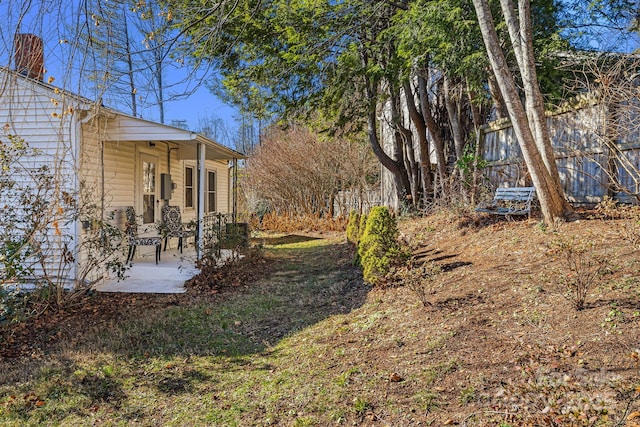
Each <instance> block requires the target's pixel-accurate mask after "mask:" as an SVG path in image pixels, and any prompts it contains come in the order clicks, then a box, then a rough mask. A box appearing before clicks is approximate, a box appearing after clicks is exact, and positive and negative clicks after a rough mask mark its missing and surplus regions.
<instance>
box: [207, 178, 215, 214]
mask: <svg viewBox="0 0 640 427" xmlns="http://www.w3.org/2000/svg"><path fill="white" fill-rule="evenodd" d="M215 211H216V173H215V172H213V171H207V212H215Z"/></svg>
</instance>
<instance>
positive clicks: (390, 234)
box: [358, 206, 401, 285]
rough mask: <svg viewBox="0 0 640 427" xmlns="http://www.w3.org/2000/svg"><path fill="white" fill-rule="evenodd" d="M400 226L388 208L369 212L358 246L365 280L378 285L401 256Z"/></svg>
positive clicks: (383, 207)
mask: <svg viewBox="0 0 640 427" xmlns="http://www.w3.org/2000/svg"><path fill="white" fill-rule="evenodd" d="M397 237H398V225H397V223H396V220H395V218H394V217H393V216H392V215H391V213H390V212H389V209H388V208H387V207H386V206H376V207H374V208H373V209H371V212H369V217H368V219H367V222H366V227H364V233H363V234H362V237H361V238H360V242H359V244H358V255H359V257H360V265H362V270H363V276H364V280H366V281H367V282H369V283H371V284H373V285H376V284H379V283H380V280H381V279H382V278H383V277H384V276H385V275H386V273H387V272H388V271H389V269H390V268H391V266H392V264H393V263H394V261H396V260H397V258H398V257H399V256H400V254H401V251H400V245H399V244H398V241H397Z"/></svg>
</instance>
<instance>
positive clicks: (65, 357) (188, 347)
mask: <svg viewBox="0 0 640 427" xmlns="http://www.w3.org/2000/svg"><path fill="white" fill-rule="evenodd" d="M339 245H340V244H339V243H338V242H336V241H327V240H310V241H302V242H294V243H288V244H283V245H279V246H273V247H270V248H268V249H267V251H268V256H269V257H274V258H277V259H280V260H285V262H284V263H282V268H281V269H280V271H279V273H278V274H275V275H273V276H272V277H271V279H270V280H269V281H266V282H264V283H261V284H259V285H257V286H255V287H253V288H251V289H249V290H247V291H243V292H237V293H233V294H231V295H228V296H226V297H225V298H223V300H222V301H220V300H216V301H207V300H206V299H205V298H202V299H199V300H196V301H194V302H193V303H191V304H186V305H173V306H169V307H160V308H156V309H154V310H150V311H148V312H146V313H140V314H143V315H134V314H133V313H130V315H129V316H127V317H125V318H123V319H121V320H119V321H116V322H114V323H112V324H109V325H105V326H104V327H101V328H98V329H95V330H93V331H90V332H88V333H86V334H83V336H82V337H80V338H79V340H78V342H77V344H76V345H74V346H68V347H66V346H65V347H64V348H62V349H61V350H60V351H59V352H58V353H55V354H50V355H45V356H43V358H42V359H41V360H23V361H21V364H22V367H23V368H27V369H28V371H24V372H23V373H22V374H21V373H19V372H17V371H16V370H18V369H19V368H20V367H19V366H15V367H13V368H14V369H12V367H7V366H4V367H2V372H5V373H9V372H10V373H11V375H9V376H8V377H7V379H8V380H9V381H1V382H0V426H18V425H20V426H23V425H34V426H35V425H44V424H48V425H87V424H94V425H187V424H188V425H194V424H195V425H198V424H200V425H224V426H234V425H238V426H240V425H242V426H246V425H263V424H267V425H269V424H274V423H275V424H282V423H284V424H288V425H296V426H298V425H299V426H306V425H317V424H318V422H319V420H320V418H321V417H319V415H318V414H325V413H331V414H332V415H330V416H331V417H333V418H335V419H341V418H343V417H344V415H343V414H342V413H341V412H340V411H341V410H333V409H332V408H336V407H340V406H341V405H340V404H339V403H340V402H343V401H344V399H348V398H347V396H345V386H346V383H348V382H351V381H352V377H354V376H357V375H358V372H357V369H355V370H348V371H346V372H345V373H339V374H338V375H337V376H336V375H335V374H334V373H332V372H331V371H330V370H326V371H325V369H323V368H326V367H327V365H328V363H329V362H328V360H327V358H328V356H330V355H332V354H334V353H335V352H334V351H333V350H331V349H330V336H327V334H328V331H330V330H331V329H332V328H333V327H334V324H335V322H340V319H341V318H342V316H343V315H344V314H346V313H348V312H349V311H350V310H351V308H354V307H357V306H361V305H362V304H363V302H364V297H365V296H366V292H367V288H366V287H365V286H364V285H363V284H361V283H360V282H358V275H357V271H355V270H353V269H352V268H346V269H345V268H336V267H337V266H336V262H344V263H347V262H348V260H337V259H336V256H335V253H336V252H335V251H336V250H337V248H338V247H339ZM338 249H339V248H338ZM318 272H322V274H318ZM354 281H355V282H354ZM354 283H355V284H354ZM357 283H360V284H359V285H358V284H357ZM332 316H333V317H332ZM372 317H373V318H375V317H376V316H375V315H374V316H372ZM319 336H324V337H325V340H322V339H320V341H318V337H319ZM335 357H338V358H340V356H335ZM310 376H311V377H313V378H314V382H313V383H310V382H309V381H308V378H309V377H310ZM10 377H12V378H10ZM11 379H13V381H11ZM292 390H296V393H295V394H292V393H291V391H292ZM319 397H320V400H319V401H317V399H318V398H319ZM350 406H351V408H347V409H343V410H344V411H348V410H351V412H352V413H359V412H361V411H362V410H363V407H364V406H366V405H364V404H363V403H358V404H353V405H350ZM307 412H310V413H307Z"/></svg>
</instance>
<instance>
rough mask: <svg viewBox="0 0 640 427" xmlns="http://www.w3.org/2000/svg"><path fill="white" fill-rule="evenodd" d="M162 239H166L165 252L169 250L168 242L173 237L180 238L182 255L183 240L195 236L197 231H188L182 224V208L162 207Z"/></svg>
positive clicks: (179, 243) (179, 247)
mask: <svg viewBox="0 0 640 427" xmlns="http://www.w3.org/2000/svg"><path fill="white" fill-rule="evenodd" d="M162 227H163V229H162V237H163V238H164V250H165V251H166V250H167V242H168V241H169V239H170V238H171V237H177V238H178V249H180V253H182V239H183V238H188V237H190V236H195V230H187V229H186V228H185V226H184V224H183V223H182V216H181V215H180V207H178V206H163V207H162Z"/></svg>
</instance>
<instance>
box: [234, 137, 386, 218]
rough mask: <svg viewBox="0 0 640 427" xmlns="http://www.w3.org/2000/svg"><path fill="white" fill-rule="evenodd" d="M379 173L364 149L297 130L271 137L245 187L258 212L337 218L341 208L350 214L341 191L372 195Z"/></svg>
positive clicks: (251, 163)
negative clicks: (370, 188) (371, 187)
mask: <svg viewBox="0 0 640 427" xmlns="http://www.w3.org/2000/svg"><path fill="white" fill-rule="evenodd" d="M376 171H377V168H376V164H375V161H374V160H373V155H372V154H371V152H370V149H369V148H368V147H366V146H365V145H364V144H360V143H357V142H351V141H347V140H332V139H326V138H322V137H320V136H319V135H318V134H316V133H313V132H311V131H310V130H308V129H306V128H302V127H297V126H293V127H291V128H288V129H279V128H276V129H273V130H271V131H270V132H269V134H268V136H267V137H266V138H265V140H264V141H263V143H262V145H261V146H260V147H259V148H258V149H257V150H256V153H255V155H253V156H252V157H251V158H250V159H249V161H248V166H247V170H246V172H247V174H246V177H244V179H243V181H242V184H241V185H242V189H243V192H244V194H245V197H246V198H248V199H250V201H249V202H248V203H247V204H248V208H249V209H250V210H251V211H252V212H253V213H256V214H259V215H261V216H262V215H264V214H265V213H266V211H268V210H270V211H274V212H277V213H279V214H283V215H286V216H289V217H324V216H333V214H334V206H336V205H337V206H338V208H339V209H340V211H341V212H345V213H347V212H348V211H349V207H348V206H343V203H342V200H341V198H340V197H339V192H340V191H341V190H346V189H350V190H355V191H362V192H366V190H367V188H368V184H367V180H370V179H371V178H372V177H373V176H375V173H376ZM265 205H266V206H265Z"/></svg>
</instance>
